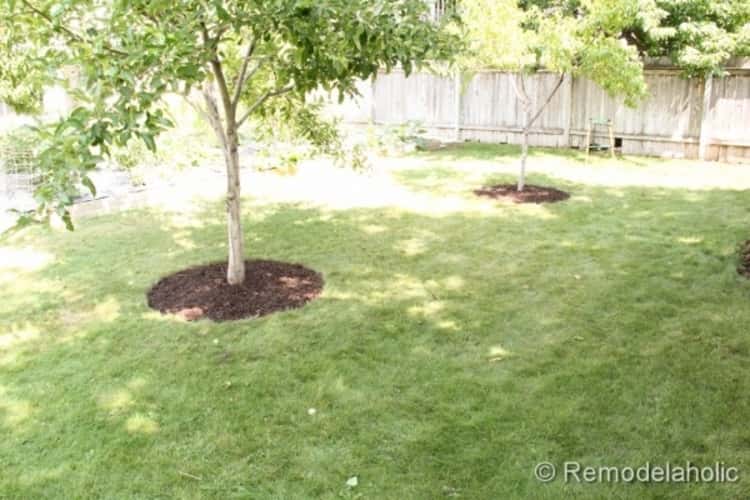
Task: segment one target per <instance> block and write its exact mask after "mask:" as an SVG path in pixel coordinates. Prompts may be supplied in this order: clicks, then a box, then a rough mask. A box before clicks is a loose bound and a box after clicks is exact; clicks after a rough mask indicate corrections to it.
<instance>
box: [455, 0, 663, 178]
mask: <svg viewBox="0 0 750 500" xmlns="http://www.w3.org/2000/svg"><path fill="white" fill-rule="evenodd" d="M461 5H462V9H463V18H464V21H465V26H466V37H467V38H468V45H469V47H470V51H469V53H468V55H467V57H466V58H465V60H466V65H467V66H468V67H469V68H478V67H483V68H490V69H500V70H507V71H512V72H515V73H517V75H518V77H517V79H516V80H517V81H515V82H514V83H515V85H514V87H515V91H516V95H517V98H518V100H519V101H520V103H521V106H522V108H523V110H524V125H523V140H522V154H521V164H520V175H519V179H518V190H519V191H523V189H524V186H525V178H526V162H527V157H528V143H529V132H530V130H531V127H532V126H533V125H534V123H535V122H536V120H537V119H538V118H539V116H540V115H541V114H542V112H543V111H544V109H545V108H546V106H547V105H548V104H549V103H550V101H551V100H552V98H553V97H554V95H555V94H556V93H557V91H558V90H559V89H560V87H561V86H562V84H563V81H564V78H565V75H571V76H581V77H585V78H589V79H591V80H593V81H594V82H596V83H598V84H599V85H600V86H601V87H602V88H603V89H604V90H606V91H607V92H608V93H609V94H610V95H613V96H623V97H624V98H625V102H626V103H627V104H629V105H635V104H636V103H637V102H638V100H639V99H641V98H642V97H644V96H645V95H646V83H645V80H644V76H643V62H642V60H641V58H640V57H639V54H638V51H637V50H636V49H635V48H634V47H632V46H630V45H628V44H627V43H626V41H625V40H624V39H623V38H622V33H623V31H624V30H625V29H627V28H628V27H630V26H633V25H638V26H641V27H643V29H644V30H646V31H650V30H651V29H653V28H654V27H656V26H657V25H658V22H659V19H660V16H661V15H663V13H661V11H659V9H657V7H656V5H655V4H654V2H653V0H521V1H520V2H519V1H517V0H465V1H464V2H462V4H461ZM539 72H553V73H556V74H557V75H558V78H557V81H556V84H555V85H554V86H553V89H552V91H551V92H550V93H549V94H548V95H547V96H546V97H545V98H544V99H543V100H542V102H541V103H538V104H537V107H536V108H534V103H533V101H532V99H531V98H530V96H529V95H528V93H527V91H526V84H525V78H524V77H525V75H529V74H535V73H539Z"/></svg>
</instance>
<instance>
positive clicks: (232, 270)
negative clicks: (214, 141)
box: [225, 126, 245, 285]
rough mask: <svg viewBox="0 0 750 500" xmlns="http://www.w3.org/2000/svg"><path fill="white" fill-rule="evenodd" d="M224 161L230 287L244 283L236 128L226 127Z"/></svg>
mask: <svg viewBox="0 0 750 500" xmlns="http://www.w3.org/2000/svg"><path fill="white" fill-rule="evenodd" d="M225 159H226V164H227V229H228V235H229V242H228V243H229V264H228V266H227V281H228V282H229V284H230V285H241V284H242V283H243V282H244V281H245V248H244V247H245V245H244V238H243V234H242V210H241V207H240V196H241V194H240V156H239V140H238V137H237V127H236V126H230V127H228V130H227V147H226V152H225Z"/></svg>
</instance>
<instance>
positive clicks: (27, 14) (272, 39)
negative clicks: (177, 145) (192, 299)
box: [0, 0, 453, 285]
mask: <svg viewBox="0 0 750 500" xmlns="http://www.w3.org/2000/svg"><path fill="white" fill-rule="evenodd" d="M0 17H2V18H3V19H4V20H7V23H6V24H3V25H2V26H0V57H2V58H3V59H5V60H6V61H12V63H8V64H2V63H0V81H1V82H3V84H1V85H0V92H2V94H0V100H5V101H7V102H9V103H10V104H11V105H15V106H16V107H18V108H24V109H30V108H33V107H34V106H33V100H34V99H35V98H38V96H39V92H40V89H41V88H42V87H43V86H44V85H46V84H50V83H52V82H58V83H63V84H66V85H68V88H69V91H70V92H71V94H72V95H73V96H74V98H75V99H76V101H77V103H78V105H77V107H76V108H75V109H74V110H73V112H72V113H71V114H70V116H68V117H66V118H64V119H62V120H61V121H59V122H58V123H56V124H54V125H53V126H52V127H47V128H41V129H40V134H41V138H42V140H43V143H44V144H45V147H44V148H43V151H42V153H41V155H40V163H41V165H40V166H41V168H42V171H43V176H44V183H43V185H42V186H40V188H39V189H38V190H37V197H38V199H39V200H40V202H41V204H42V207H43V208H45V209H54V210H57V211H58V212H59V213H60V215H61V216H62V217H63V219H64V220H65V221H66V223H68V224H69V225H70V215H69V213H68V206H69V205H70V203H71V198H70V195H69V193H70V186H71V185H74V184H76V183H78V182H82V183H83V184H85V185H87V186H88V187H89V188H90V189H91V190H92V191H93V190H94V189H95V188H94V186H93V184H92V183H91V181H90V180H89V178H88V177H87V172H88V171H90V170H91V169H92V168H94V167H95V166H96V165H97V163H98V162H99V161H100V160H101V158H102V156H104V155H107V154H109V151H110V147H111V146H113V145H116V146H123V145H125V144H126V143H127V142H128V141H130V140H131V139H134V138H139V139H141V140H143V141H144V142H145V143H146V145H147V146H148V147H149V148H150V149H154V148H155V147H156V144H155V138H156V136H157V135H158V134H159V133H160V132H161V131H163V130H164V129H165V128H167V127H170V126H171V125H172V124H171V123H170V121H169V120H168V118H167V115H166V114H165V112H164V110H163V108H162V99H161V98H162V97H163V96H164V95H165V94H166V93H168V92H179V93H181V94H183V95H185V96H188V97H189V96H193V95H195V94H196V93H198V94H199V95H200V96H201V97H202V101H203V102H202V104H198V103H194V104H196V106H198V107H199V109H200V111H201V113H202V114H203V115H204V116H205V117H206V119H207V120H208V122H209V123H210V124H211V127H212V128H213V130H214V132H215V134H216V137H217V138H218V140H219V142H220V144H221V146H222V150H223V152H224V159H225V163H226V169H227V214H228V217H227V220H228V222H227V225H228V236H229V237H228V240H229V265H228V273H227V280H228V281H229V283H230V284H233V285H234V284H240V283H242V282H243V281H244V279H245V266H244V248H243V242H244V238H243V232H242V224H241V210H240V170H239V169H240V159H239V154H238V148H239V142H240V139H239V134H238V131H239V129H240V127H241V126H242V125H243V124H245V123H246V122H248V121H250V120H251V119H256V120H261V121H262V119H263V117H264V116H265V115H267V114H274V115H275V116H278V113H279V112H282V113H285V114H286V116H288V117H289V119H290V120H294V119H295V118H297V117H298V116H300V113H299V111H300V110H301V109H307V108H305V96H306V95H307V94H309V93H310V92H311V91H313V90H316V89H319V88H321V87H322V88H323V89H326V90H328V91H337V92H338V93H339V95H341V96H342V97H343V96H344V95H347V94H353V93H355V92H356V89H355V83H356V81H357V79H365V78H369V77H371V76H372V75H374V74H376V73H377V71H378V70H379V68H381V67H383V66H384V67H386V68H388V69H390V68H391V67H393V66H396V65H400V66H401V67H403V69H404V70H405V71H406V72H407V73H409V72H411V71H412V69H413V68H414V67H415V66H416V65H421V64H425V63H427V62H429V61H431V60H435V59H441V58H443V57H444V56H447V55H448V54H449V52H450V50H451V47H452V46H453V43H452V41H451V39H450V37H449V36H448V35H445V34H444V32H443V31H442V30H441V29H440V26H438V25H437V24H435V23H433V22H431V21H430V20H429V15H428V11H427V5H426V4H425V2H423V1H422V0H390V1H389V0H376V1H372V0H257V1H251V2H243V1H238V0H237V1H222V0H208V1H207V0H179V1H173V0H169V1H167V0H80V1H74V2H71V1H67V0H59V1H58V0H52V1H50V0H0ZM4 22H6V21H4ZM71 73H72V74H73V78H72V80H73V81H74V84H73V85H70V82H71V78H68V77H65V76H64V75H68V76H70V74H71ZM18 81H25V82H30V83H29V84H28V85H26V87H25V89H24V91H23V92H20V93H19V92H17V91H16V92H13V91H12V90H13V89H15V88H16V87H15V82H18ZM279 99H282V100H281V101H279ZM273 100H275V102H276V105H275V106H270V103H271V102H272V101H273ZM305 119H307V120H309V113H307V114H305ZM306 130H308V131H310V132H311V136H314V131H315V127H306ZM312 138H315V137H312Z"/></svg>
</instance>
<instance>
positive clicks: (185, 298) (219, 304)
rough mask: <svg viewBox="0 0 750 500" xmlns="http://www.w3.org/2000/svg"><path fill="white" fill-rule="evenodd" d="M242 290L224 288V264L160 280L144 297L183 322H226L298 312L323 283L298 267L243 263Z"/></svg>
mask: <svg viewBox="0 0 750 500" xmlns="http://www.w3.org/2000/svg"><path fill="white" fill-rule="evenodd" d="M245 266H246V271H245V273H246V278H245V282H244V283H243V284H242V285H237V286H231V285H229V283H227V278H226V275H227V264H226V263H218V264H209V265H206V266H200V267H193V268H191V269H186V270H184V271H180V272H178V273H175V274H172V275H171V276H167V277H166V278H162V279H161V280H160V281H159V282H158V283H157V284H156V285H154V286H153V288H151V290H149V292H148V305H149V307H151V308H153V309H156V310H158V311H161V312H162V313H164V314H177V315H178V316H181V317H183V318H185V319H187V320H188V321H195V320H198V319H203V318H208V319H212V320H214V321H231V320H237V319H242V318H253V317H259V316H265V315H266V314H271V313H274V312H277V311H284V310H287V309H294V308H298V307H302V306H304V305H305V304H307V303H308V302H310V301H311V300H313V299H314V298H316V297H317V296H318V295H320V293H321V291H322V290H323V277H322V276H321V275H320V274H319V273H316V272H315V271H313V270H311V269H308V268H306V267H305V266H302V265H299V264H287V263H285V262H275V261H270V260H248V261H246V262H245Z"/></svg>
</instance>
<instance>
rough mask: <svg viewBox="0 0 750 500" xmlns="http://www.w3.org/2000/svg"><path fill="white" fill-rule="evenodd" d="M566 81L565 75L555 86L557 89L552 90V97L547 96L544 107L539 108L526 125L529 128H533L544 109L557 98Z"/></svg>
mask: <svg viewBox="0 0 750 500" xmlns="http://www.w3.org/2000/svg"><path fill="white" fill-rule="evenodd" d="M564 80H565V73H563V74H561V75H560V79H559V80H557V85H555V88H554V89H552V92H551V93H550V95H548V96H547V100H546V101H544V104H542V106H541V107H540V108H539V110H538V111H537V112H536V114H535V115H534V116H533V117H532V118H531V119H530V120H529V123H527V124H526V127H527V128H531V126H532V125H533V124H534V122H535V121H536V120H537V118H539V116H541V114H542V112H543V111H544V108H546V107H547V105H548V104H549V103H550V101H551V100H552V98H553V97H554V96H555V94H556V93H557V90H558V89H559V88H560V86H561V85H562V83H563V81H564Z"/></svg>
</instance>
